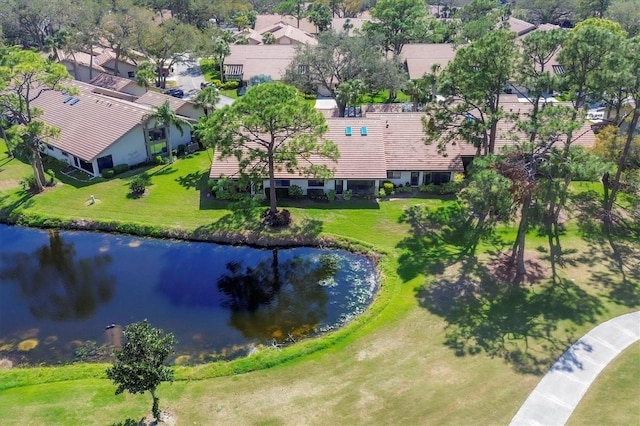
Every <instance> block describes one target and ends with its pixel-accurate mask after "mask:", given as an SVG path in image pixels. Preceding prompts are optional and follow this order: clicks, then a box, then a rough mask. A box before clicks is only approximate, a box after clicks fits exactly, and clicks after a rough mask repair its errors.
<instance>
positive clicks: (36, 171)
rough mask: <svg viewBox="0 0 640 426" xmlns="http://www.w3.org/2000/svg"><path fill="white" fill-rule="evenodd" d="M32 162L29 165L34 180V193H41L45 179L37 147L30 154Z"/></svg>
mask: <svg viewBox="0 0 640 426" xmlns="http://www.w3.org/2000/svg"><path fill="white" fill-rule="evenodd" d="M31 157H32V160H31V165H32V167H33V177H34V178H35V183H36V187H35V190H36V192H42V191H43V190H44V183H45V182H46V177H45V175H44V166H43V164H42V157H41V156H40V150H38V148H37V145H36V149H35V150H33V152H32V154H31Z"/></svg>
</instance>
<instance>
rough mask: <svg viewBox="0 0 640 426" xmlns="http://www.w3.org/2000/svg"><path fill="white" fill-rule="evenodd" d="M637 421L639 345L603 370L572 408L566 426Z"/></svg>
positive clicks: (639, 409) (639, 405) (639, 414)
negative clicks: (573, 409)
mask: <svg viewBox="0 0 640 426" xmlns="http://www.w3.org/2000/svg"><path fill="white" fill-rule="evenodd" d="M634 420H635V424H638V422H640V342H639V343H635V344H634V345H632V346H631V347H629V348H627V349H626V350H625V351H624V352H623V353H622V354H620V356H618V358H616V359H615V360H614V361H613V362H612V363H611V364H609V365H608V366H607V368H605V369H604V371H603V372H602V373H600V375H599V376H598V378H597V379H596V380H595V382H594V383H593V384H592V385H591V387H590V388H589V390H588V391H587V393H586V394H585V395H584V397H583V398H582V401H580V404H578V407H576V410H575V411H574V412H573V414H572V415H571V418H570V419H569V423H568V424H569V425H624V424H632V423H633V422H634Z"/></svg>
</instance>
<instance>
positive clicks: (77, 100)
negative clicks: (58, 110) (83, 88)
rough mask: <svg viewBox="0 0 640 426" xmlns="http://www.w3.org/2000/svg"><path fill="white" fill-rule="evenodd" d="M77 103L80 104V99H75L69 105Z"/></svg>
mask: <svg viewBox="0 0 640 426" xmlns="http://www.w3.org/2000/svg"><path fill="white" fill-rule="evenodd" d="M78 102H80V98H75V99H74V100H72V101H71V102H69V105H75V104H77V103H78Z"/></svg>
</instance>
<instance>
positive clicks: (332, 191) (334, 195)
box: [327, 189, 336, 201]
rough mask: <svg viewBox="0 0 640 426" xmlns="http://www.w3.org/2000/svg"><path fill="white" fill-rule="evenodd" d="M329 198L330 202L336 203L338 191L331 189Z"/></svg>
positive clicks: (328, 194)
mask: <svg viewBox="0 0 640 426" xmlns="http://www.w3.org/2000/svg"><path fill="white" fill-rule="evenodd" d="M327 198H328V199H329V201H334V200H335V199H336V190H335V189H330V190H329V192H327Z"/></svg>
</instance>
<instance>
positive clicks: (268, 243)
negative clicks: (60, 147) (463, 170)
mask: <svg viewBox="0 0 640 426" xmlns="http://www.w3.org/2000/svg"><path fill="white" fill-rule="evenodd" d="M0 223H3V224H6V225H12V226H24V227H30V228H41V229H63V230H72V231H88V232H104V233H110V234H124V235H131V236H137V237H146V238H160V239H172V240H181V241H193V242H207V243H215V244H222V245H230V246H247V247H252V248H295V247H316V248H331V249H343V250H347V251H350V252H352V253H357V254H362V255H365V256H367V257H369V258H370V259H372V260H374V261H375V262H376V264H377V262H378V260H379V258H380V256H381V254H380V253H378V252H377V251H376V250H375V249H374V247H373V246H370V245H367V244H365V243H362V242H356V241H353V240H348V239H342V238H335V237H315V236H313V237H311V236H307V235H300V234H297V235H294V234H289V235H282V234H280V235H277V234H274V232H278V231H270V230H268V228H266V227H265V232H264V233H261V232H260V233H257V232H251V231H249V232H244V233H241V232H217V231H208V230H200V229H195V230H188V229H184V228H164V227H156V226H153V225H146V224H134V223H124V222H116V221H110V222H101V221H93V220H87V219H76V220H67V219H60V218H53V217H42V216H37V217H32V216H29V215H26V214H24V213H21V214H9V215H0ZM282 231H283V232H286V231H287V228H284V229H283V230H282Z"/></svg>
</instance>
